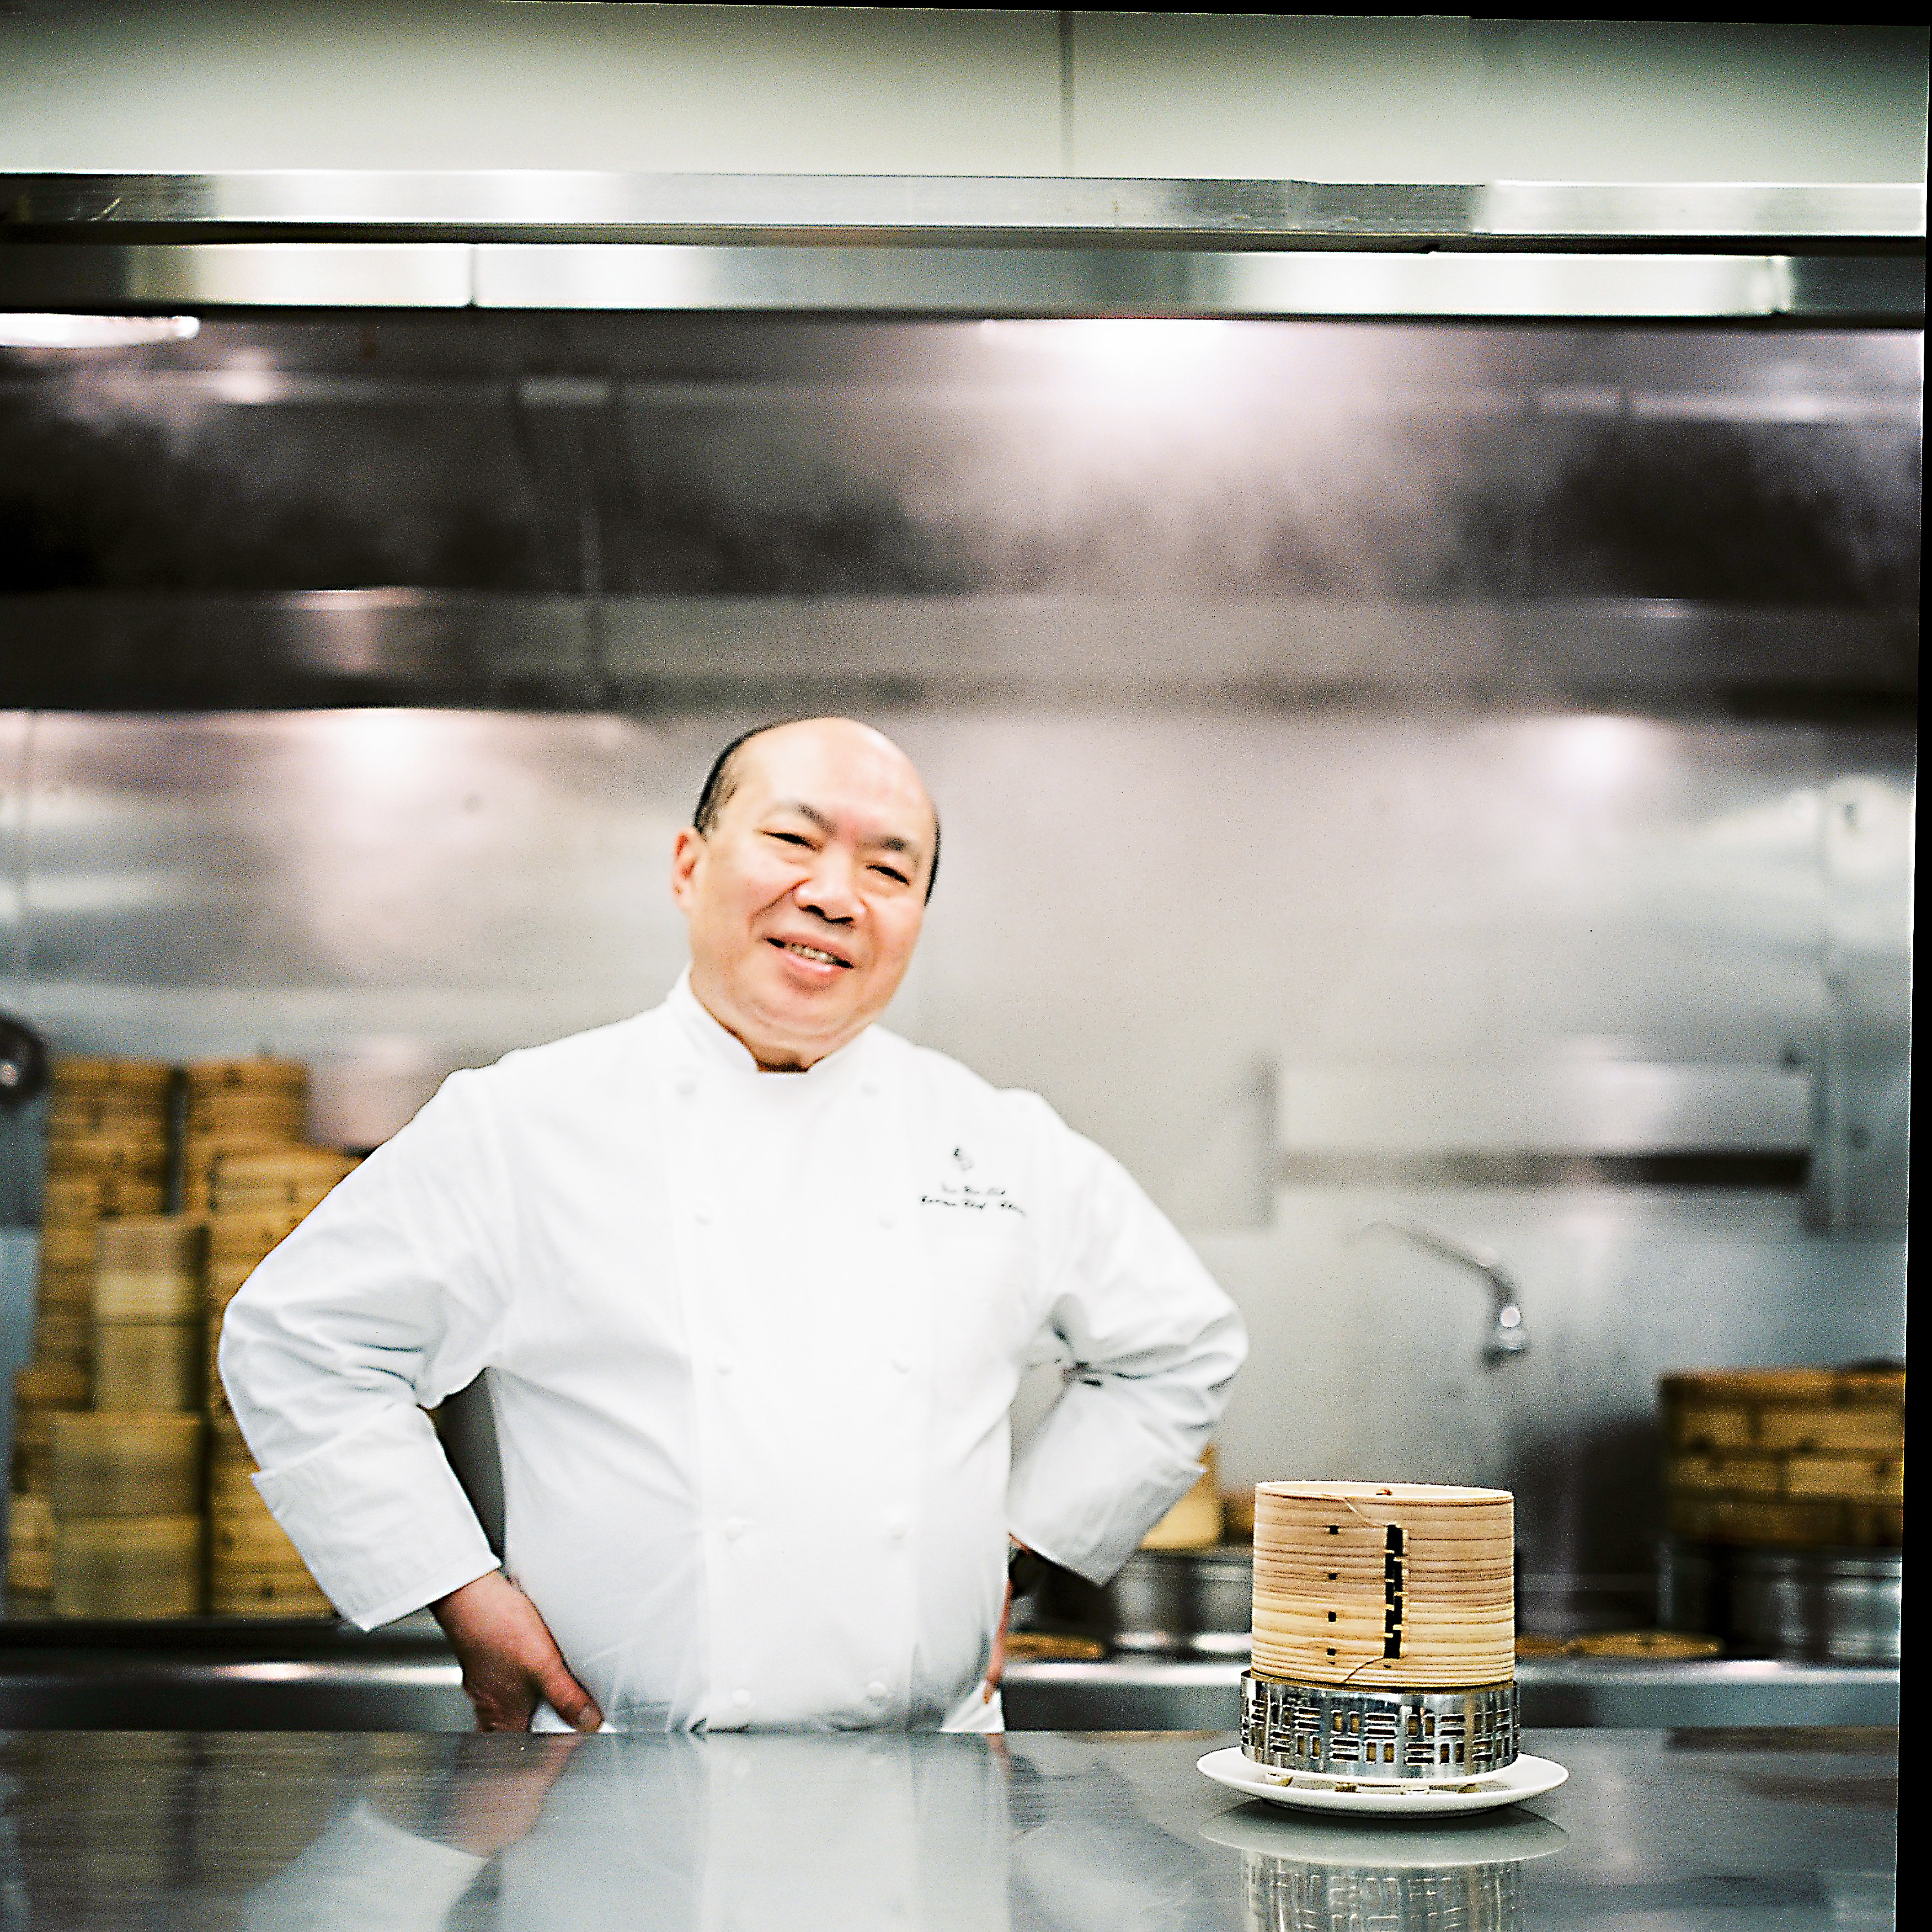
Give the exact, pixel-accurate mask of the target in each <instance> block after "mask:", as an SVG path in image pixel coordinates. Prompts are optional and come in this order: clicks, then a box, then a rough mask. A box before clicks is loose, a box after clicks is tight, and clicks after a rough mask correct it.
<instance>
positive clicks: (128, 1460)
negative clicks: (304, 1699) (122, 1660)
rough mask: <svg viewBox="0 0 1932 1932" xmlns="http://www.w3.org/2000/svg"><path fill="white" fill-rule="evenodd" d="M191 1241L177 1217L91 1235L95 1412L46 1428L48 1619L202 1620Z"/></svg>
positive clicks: (197, 1313)
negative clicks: (49, 1449)
mask: <svg viewBox="0 0 1932 1932" xmlns="http://www.w3.org/2000/svg"><path fill="white" fill-rule="evenodd" d="M96 1253H97V1263H96V1268H95V1284H94V1351H93V1354H94V1371H93V1378H92V1380H93V1398H94V1406H93V1409H92V1412H89V1413H87V1414H85V1415H61V1416H58V1417H56V1418H54V1422H53V1428H52V1486H51V1487H52V1524H53V1534H52V1585H53V1589H52V1598H53V1603H52V1608H53V1611H54V1614H55V1616H74V1617H110V1618H119V1617H138V1618H146V1617H165V1616H191V1615H193V1613H195V1612H196V1611H197V1610H199V1609H200V1608H201V1605H202V1512H201V1484H202V1471H201V1454H202V1419H201V1414H200V1409H201V1357H202V1339H201V1329H202V1323H201V1270H202V1227H201V1224H200V1223H199V1222H198V1221H196V1220H192V1219H190V1218H189V1217H187V1216H185V1215H179V1214H154V1215H139V1216H130V1217H126V1218H124V1219H122V1220H111V1221H104V1222H102V1223H101V1226H100V1228H99V1229H98V1232H97V1235H96Z"/></svg>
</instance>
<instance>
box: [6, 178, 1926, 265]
mask: <svg viewBox="0 0 1932 1932" xmlns="http://www.w3.org/2000/svg"><path fill="white" fill-rule="evenodd" d="M0 209H4V210H5V217H4V218H5V222H6V223H7V226H12V227H13V228H14V229H17V230H24V231H26V232H27V233H31V234H44V233H46V232H48V231H49V230H73V229H92V230H95V231H97V232H98V231H101V230H104V229H105V230H110V231H113V232H115V233H118V234H121V235H126V236H129V237H130V239H132V238H133V237H134V236H137V235H138V236H142V237H143V238H149V239H163V238H164V237H165V238H166V239H190V238H192V239H208V238H210V237H211V236H213V235H215V234H220V233H232V232H236V231H239V232H240V234H241V235H242V236H248V237H251V238H252V237H253V236H257V235H260V234H263V233H265V232H267V233H278V234H279V233H288V234H292V235H299V234H302V233H309V234H314V233H317V231H326V232H327V233H329V234H330V235H332V236H337V235H353V236H356V238H357V239H375V238H377V237H382V238H384V239H404V238H407V239H442V238H443V237H449V239H472V240H481V239H488V238H490V237H494V236H525V237H528V238H529V239H538V238H540V237H544V236H565V235H571V234H576V235H580V236H584V237H585V238H586V239H600V240H619V239H625V238H626V237H628V239H634V240H639V241H642V240H649V239H658V240H667V241H669V240H682V241H691V242H696V241H702V240H708V239H720V240H721V239H738V240H760V241H762V240H767V239H778V238H780V237H784V238H788V239H805V238H808V237H810V236H819V237H821V238H823V239H834V238H837V239H844V240H848V241H849V240H859V239H871V238H874V237H879V238H889V239H897V240H900V241H911V240H915V239H919V238H921V237H926V236H929V237H932V238H933V239H944V240H945V241H947V242H965V241H969V240H971V239H975V238H984V239H988V240H992V241H998V242H1016V241H1021V240H1024V239H1027V238H1030V237H1035V236H1037V237H1039V238H1040V239H1067V240H1070V239H1079V238H1080V237H1081V236H1088V235H1091V236H1105V237H1106V238H1108V239H1110V240H1113V241H1123V240H1130V239H1135V238H1138V237H1146V238H1149V239H1159V240H1160V242H1163V243H1164V244H1166V245H1177V244H1178V245H1183V246H1186V245H1209V246H1217V247H1229V246H1234V247H1243V248H1279V247H1283V246H1301V247H1309V246H1328V247H1343V248H1346V247H1352V246H1360V245H1364V244H1365V243H1366V244H1367V245H1371V246H1372V245H1373V244H1374V243H1375V242H1376V241H1377V240H1379V239H1402V240H1403V241H1406V242H1421V243H1427V242H1434V243H1437V244H1455V243H1458V242H1460V243H1462V244H1464V245H1472V244H1474V245H1481V244H1482V243H1484V242H1489V243H1490V244H1492V245H1496V244H1500V245H1505V246H1513V245H1519V244H1520V243H1523V242H1533V241H1540V242H1564V241H1570V242H1585V243H1595V242H1602V243H1604V244H1607V245H1616V244H1619V243H1628V242H1630V241H1631V240H1633V239H1637V240H1641V239H1643V238H1646V237H1649V236H1656V237H1658V238H1664V237H1669V238H1671V239H1676V240H1690V239H1710V240H1714V241H1715V240H1726V241H1745V240H1748V239H1793V240H1796V239H1841V240H1842V239H1870V240H1880V239H1889V240H1910V239H1915V238H1917V239H1923V237H1924V233H1925V190H1924V187H1923V186H1922V185H1921V184H1916V183H1911V182H1897V183H1893V182H1881V183H1869V182H1822V183H1808V182H1706V181H1690V182H1648V181H1644V182H1601V183H1578V182H1571V181H1491V182H1487V183H1475V182H1472V183H1454V182H1440V183H1439V182H1417V183H1406V182H1373V181H1372V182H1349V181H1227V180H1205V181H1151V180H1145V179H1136V178H1121V179H1106V178H1092V177H1080V176H1066V175H1052V176H1001V177H997V178H989V177H976V176H972V175H802V174H801V175H757V174H742V175H739V174H722V175H721V174H696V173H694V174H616V173H603V172H590V171H587V170H577V169H553V170H550V169H546V170H535V169H523V170H515V169H500V170H488V169H477V170H471V171H466V172H448V173H437V172H428V171H408V172H403V171H396V172H382V171H377V170H366V171H365V170H357V169H271V170H260V171H253V172H236V173H228V174H223V173H209V174H74V173H61V174H30V173H19V174H13V175H0Z"/></svg>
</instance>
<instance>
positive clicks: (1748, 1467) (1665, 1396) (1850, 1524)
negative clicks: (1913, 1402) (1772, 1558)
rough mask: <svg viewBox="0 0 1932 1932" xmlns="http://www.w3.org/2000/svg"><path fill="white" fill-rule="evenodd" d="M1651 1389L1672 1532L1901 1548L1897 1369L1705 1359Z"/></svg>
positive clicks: (1738, 1540)
mask: <svg viewBox="0 0 1932 1932" xmlns="http://www.w3.org/2000/svg"><path fill="white" fill-rule="evenodd" d="M1658 1393H1659V1395H1660V1397H1661V1402H1662V1406H1663V1411H1664V1441H1665V1445H1666V1448H1665V1462H1664V1490H1665V1494H1666V1497H1667V1520H1668V1523H1669V1526H1670V1532H1671V1534H1672V1535H1673V1536H1676V1537H1679V1538H1682V1539H1684V1540H1685V1541H1687V1542H1691V1543H1702V1544H1724V1545H1747V1546H1749V1545H1754V1546H1758V1547H1772V1548H1781V1549H1787V1550H1822V1549H1841V1550H1897V1549H1900V1548H1902V1547H1903V1544H1904V1541H1905V1371H1904V1370H1903V1369H1902V1368H1870V1369H1714V1370H1707V1371H1706V1372H1705V1373H1702V1374H1688V1375H1674V1376H1665V1377H1664V1379H1663V1381H1662V1382H1661V1384H1660V1385H1659V1391H1658Z"/></svg>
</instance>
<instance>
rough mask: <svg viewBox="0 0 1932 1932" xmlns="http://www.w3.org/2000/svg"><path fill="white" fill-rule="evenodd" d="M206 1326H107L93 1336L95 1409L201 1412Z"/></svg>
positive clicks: (157, 1323) (169, 1323)
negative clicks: (203, 1340) (203, 1333)
mask: <svg viewBox="0 0 1932 1932" xmlns="http://www.w3.org/2000/svg"><path fill="white" fill-rule="evenodd" d="M201 1365H202V1328H201V1323H200V1322H199V1320H196V1321H193V1322H102V1323H101V1324H100V1325H99V1326H98V1328H96V1330H95V1337H94V1401H95V1407H96V1408H97V1409H108V1410H115V1411H119V1412H129V1411H133V1410H147V1409H158V1410H172V1411H184V1410H190V1409H199V1408H200V1406H201V1395H202V1366H201Z"/></svg>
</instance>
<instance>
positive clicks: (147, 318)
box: [0, 315, 201, 349]
mask: <svg viewBox="0 0 1932 1932" xmlns="http://www.w3.org/2000/svg"><path fill="white" fill-rule="evenodd" d="M200 328H201V320H200V318H199V317H198V316H192V315H0V349H133V348H138V347H140V346H141V345H142V344H144V343H148V342H185V341H187V339H188V338H189V337H190V336H191V335H196V333H198V332H199V329H200Z"/></svg>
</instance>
